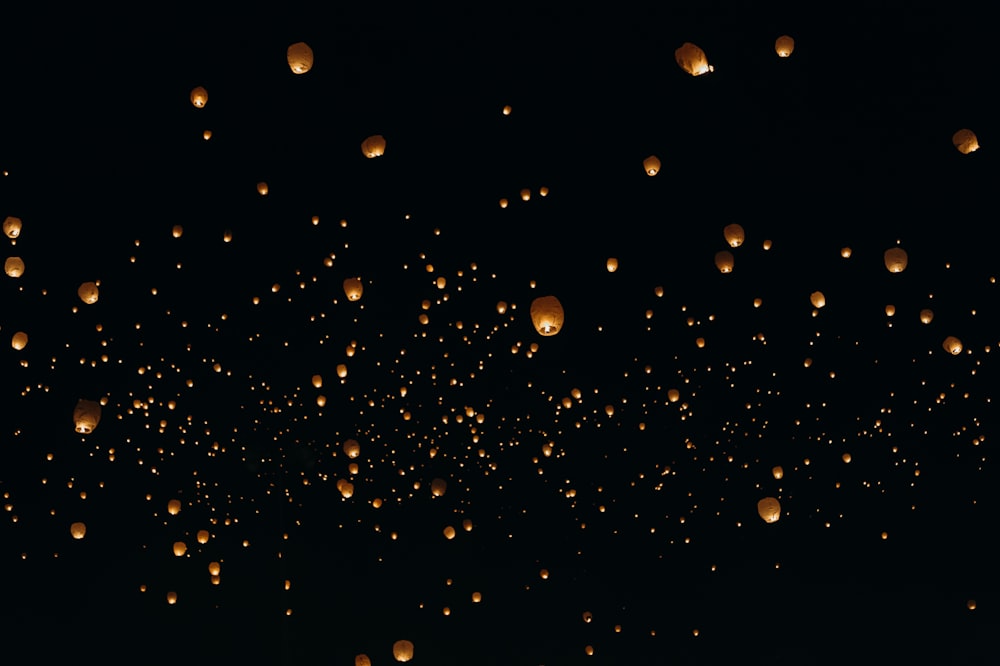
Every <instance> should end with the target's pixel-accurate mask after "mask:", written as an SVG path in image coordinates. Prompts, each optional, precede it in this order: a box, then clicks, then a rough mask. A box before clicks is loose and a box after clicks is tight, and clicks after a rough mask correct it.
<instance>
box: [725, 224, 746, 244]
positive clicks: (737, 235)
mask: <svg viewBox="0 0 1000 666" xmlns="http://www.w3.org/2000/svg"><path fill="white" fill-rule="evenodd" d="M722 235H723V236H724V237H725V239H726V242H727V243H729V247H739V246H740V245H743V241H745V240H746V238H747V235H746V232H744V231H743V227H742V226H741V225H739V224H736V223H733V224H727V225H726V226H725V227H724V228H723V229H722Z"/></svg>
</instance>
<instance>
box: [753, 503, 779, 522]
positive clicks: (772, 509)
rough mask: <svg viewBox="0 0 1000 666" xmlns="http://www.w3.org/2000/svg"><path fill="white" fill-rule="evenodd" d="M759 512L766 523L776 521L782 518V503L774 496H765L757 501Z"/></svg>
mask: <svg viewBox="0 0 1000 666" xmlns="http://www.w3.org/2000/svg"><path fill="white" fill-rule="evenodd" d="M757 514H758V515H759V516H760V517H761V518H762V519H763V520H764V522H765V523H775V522H777V521H778V519H779V518H781V504H780V503H779V502H778V500H777V499H776V498H774V497H765V498H764V499H762V500H760V501H759V502H757Z"/></svg>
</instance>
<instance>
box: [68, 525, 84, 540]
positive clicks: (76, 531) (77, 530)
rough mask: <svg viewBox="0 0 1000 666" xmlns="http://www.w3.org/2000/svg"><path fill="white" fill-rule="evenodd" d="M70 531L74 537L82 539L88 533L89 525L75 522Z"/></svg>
mask: <svg viewBox="0 0 1000 666" xmlns="http://www.w3.org/2000/svg"><path fill="white" fill-rule="evenodd" d="M69 533H70V534H72V535H73V538H74V539H82V538H83V537H84V536H86V534H87V526H86V524H84V523H73V524H72V525H70V526H69Z"/></svg>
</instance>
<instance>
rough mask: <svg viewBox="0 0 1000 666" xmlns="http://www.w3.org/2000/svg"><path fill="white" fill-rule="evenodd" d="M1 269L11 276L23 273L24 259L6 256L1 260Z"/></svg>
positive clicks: (19, 275) (16, 276) (18, 275)
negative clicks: (4, 259) (3, 260)
mask: <svg viewBox="0 0 1000 666" xmlns="http://www.w3.org/2000/svg"><path fill="white" fill-rule="evenodd" d="M3 271H4V273H6V274H7V275H9V276H10V277H12V278H19V277H21V276H22V275H24V260H23V259H21V257H7V261H5V262H3Z"/></svg>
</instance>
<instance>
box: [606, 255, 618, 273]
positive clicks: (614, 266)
mask: <svg viewBox="0 0 1000 666" xmlns="http://www.w3.org/2000/svg"><path fill="white" fill-rule="evenodd" d="M607 268H608V272H609V273H614V272H615V271H616V270H618V259H617V258H616V257H608V261H607Z"/></svg>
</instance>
